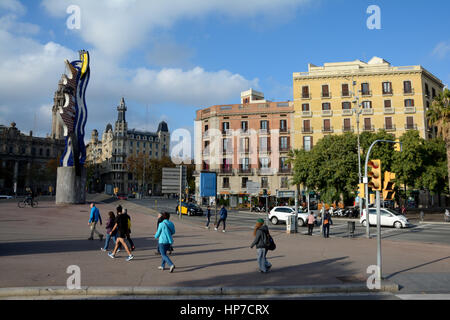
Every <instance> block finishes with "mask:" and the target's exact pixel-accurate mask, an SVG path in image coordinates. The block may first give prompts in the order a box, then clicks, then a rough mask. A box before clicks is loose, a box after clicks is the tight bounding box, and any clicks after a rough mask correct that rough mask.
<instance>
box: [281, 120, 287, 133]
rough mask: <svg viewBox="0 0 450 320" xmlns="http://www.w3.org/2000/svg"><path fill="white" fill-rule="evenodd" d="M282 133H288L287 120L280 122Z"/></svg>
mask: <svg viewBox="0 0 450 320" xmlns="http://www.w3.org/2000/svg"><path fill="white" fill-rule="evenodd" d="M280 131H281V132H287V120H280Z"/></svg>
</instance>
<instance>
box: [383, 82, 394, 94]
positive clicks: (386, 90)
mask: <svg viewBox="0 0 450 320" xmlns="http://www.w3.org/2000/svg"><path fill="white" fill-rule="evenodd" d="M383 94H392V83H391V82H383Z"/></svg>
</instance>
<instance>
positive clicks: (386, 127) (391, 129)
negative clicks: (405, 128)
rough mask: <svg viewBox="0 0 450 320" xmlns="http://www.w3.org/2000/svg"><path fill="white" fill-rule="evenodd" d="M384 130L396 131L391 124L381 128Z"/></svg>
mask: <svg viewBox="0 0 450 320" xmlns="http://www.w3.org/2000/svg"><path fill="white" fill-rule="evenodd" d="M383 129H384V130H386V131H396V127H395V124H391V125H390V126H387V125H386V124H385V125H384V127H383Z"/></svg>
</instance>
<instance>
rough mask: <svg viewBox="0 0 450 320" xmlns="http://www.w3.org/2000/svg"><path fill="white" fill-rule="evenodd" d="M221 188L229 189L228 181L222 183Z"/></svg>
mask: <svg viewBox="0 0 450 320" xmlns="http://www.w3.org/2000/svg"><path fill="white" fill-rule="evenodd" d="M222 189H230V184H229V183H224V184H222Z"/></svg>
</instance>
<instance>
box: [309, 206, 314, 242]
mask: <svg viewBox="0 0 450 320" xmlns="http://www.w3.org/2000/svg"><path fill="white" fill-rule="evenodd" d="M314 221H315V217H314V214H313V213H312V212H311V211H310V212H309V215H308V235H309V236H312V234H313V230H314Z"/></svg>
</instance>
